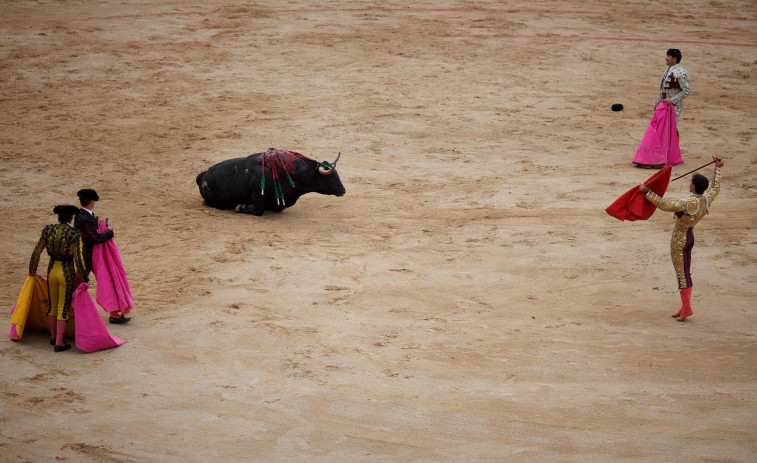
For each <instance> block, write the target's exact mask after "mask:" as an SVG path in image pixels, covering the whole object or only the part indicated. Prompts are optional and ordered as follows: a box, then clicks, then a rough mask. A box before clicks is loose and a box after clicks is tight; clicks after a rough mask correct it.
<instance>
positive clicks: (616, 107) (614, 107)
mask: <svg viewBox="0 0 757 463" xmlns="http://www.w3.org/2000/svg"><path fill="white" fill-rule="evenodd" d="M610 109H612V110H613V111H623V105H622V104H620V103H615V104H614V105H612V106H610Z"/></svg>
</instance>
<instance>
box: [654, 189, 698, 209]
mask: <svg viewBox="0 0 757 463" xmlns="http://www.w3.org/2000/svg"><path fill="white" fill-rule="evenodd" d="M644 197H645V198H647V201H649V202H650V203H652V204H654V205H655V206H657V208H658V209H660V210H663V211H666V212H686V211H687V206H689V204H688V201H689V200H688V199H667V198H663V197H662V196H660V195H658V194H657V193H655V192H654V191H652V190H649V191H647V194H645V195H644ZM693 206H694V207H696V205H695V204H694V205H693Z"/></svg>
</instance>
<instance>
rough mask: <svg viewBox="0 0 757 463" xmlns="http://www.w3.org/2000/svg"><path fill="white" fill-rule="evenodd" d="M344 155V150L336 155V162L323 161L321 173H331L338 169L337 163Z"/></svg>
mask: <svg viewBox="0 0 757 463" xmlns="http://www.w3.org/2000/svg"><path fill="white" fill-rule="evenodd" d="M340 157H342V152H341V151H340V152H339V154H337V155H336V159H334V162H330V163H329V162H322V163H321V165H320V166H319V167H318V172H319V173H320V174H321V175H330V174H331V173H332V172H334V170H335V169H336V163H337V162H338V161H339V158H340Z"/></svg>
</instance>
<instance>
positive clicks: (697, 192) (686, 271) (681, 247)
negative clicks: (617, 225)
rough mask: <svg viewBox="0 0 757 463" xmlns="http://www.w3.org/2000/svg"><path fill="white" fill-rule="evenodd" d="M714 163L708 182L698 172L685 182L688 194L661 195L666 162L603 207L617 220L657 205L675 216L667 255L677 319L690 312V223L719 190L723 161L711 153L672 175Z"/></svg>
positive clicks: (640, 215)
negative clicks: (678, 304)
mask: <svg viewBox="0 0 757 463" xmlns="http://www.w3.org/2000/svg"><path fill="white" fill-rule="evenodd" d="M710 164H715V173H714V176H713V179H712V183H710V181H709V180H708V179H707V178H706V177H705V176H703V175H701V174H694V175H693V176H692V178H691V183H690V184H689V191H690V192H691V193H692V195H691V196H689V197H688V198H684V199H667V198H663V197H662V196H663V195H664V194H665V190H666V189H667V187H668V182H669V180H670V170H671V168H670V166H667V167H665V168H663V169H661V170H660V171H658V172H657V173H655V174H654V175H653V176H652V177H650V178H649V179H647V181H646V182H644V183H643V184H641V185H638V186H635V187H633V188H631V189H630V190H628V191H627V192H626V193H624V194H623V195H622V196H620V198H618V199H617V200H615V202H613V203H612V204H611V205H610V206H608V207H607V209H605V211H607V213H608V214H610V215H611V216H613V217H615V218H617V219H619V220H647V219H648V218H649V217H651V216H652V214H654V211H655V210H656V209H657V208H659V209H662V210H663V211H667V212H673V213H674V217H675V220H676V224H675V227H674V228H673V236H672V237H671V240H670V257H671V260H672V261H673V268H674V269H675V273H676V279H677V281H678V290H679V292H680V296H681V309H680V310H679V311H678V312H676V313H675V314H673V317H674V318H675V319H676V320H678V321H684V320H685V319H686V318H687V317H689V316H691V315H692V314H693V313H694V312H693V310H692V309H691V288H692V286H693V282H692V279H691V251H692V249H693V247H694V226H695V225H696V224H697V223H699V221H700V220H701V219H702V217H704V216H705V215H707V214H709V213H710V205H711V204H712V201H714V200H715V197H716V196H717V195H718V193H720V168H721V167H723V161H722V160H721V159H720V158H716V157H713V160H712V162H710V163H708V164H705V165H704V166H702V167H699V168H697V169H694V170H692V171H690V172H687V173H685V174H683V175H680V176H678V177H676V178H674V179H673V181H675V180H678V179H679V178H682V177H684V176H686V175H688V174H690V173H692V172H695V171H697V170H699V169H702V168H704V167H706V166H709V165H710Z"/></svg>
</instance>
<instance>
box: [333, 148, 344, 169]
mask: <svg viewBox="0 0 757 463" xmlns="http://www.w3.org/2000/svg"><path fill="white" fill-rule="evenodd" d="M341 157H342V152H341V151H340V152H339V154H337V155H336V159H334V162H332V163H331V165H332V166H335V165H336V163H337V162H339V158H341Z"/></svg>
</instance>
